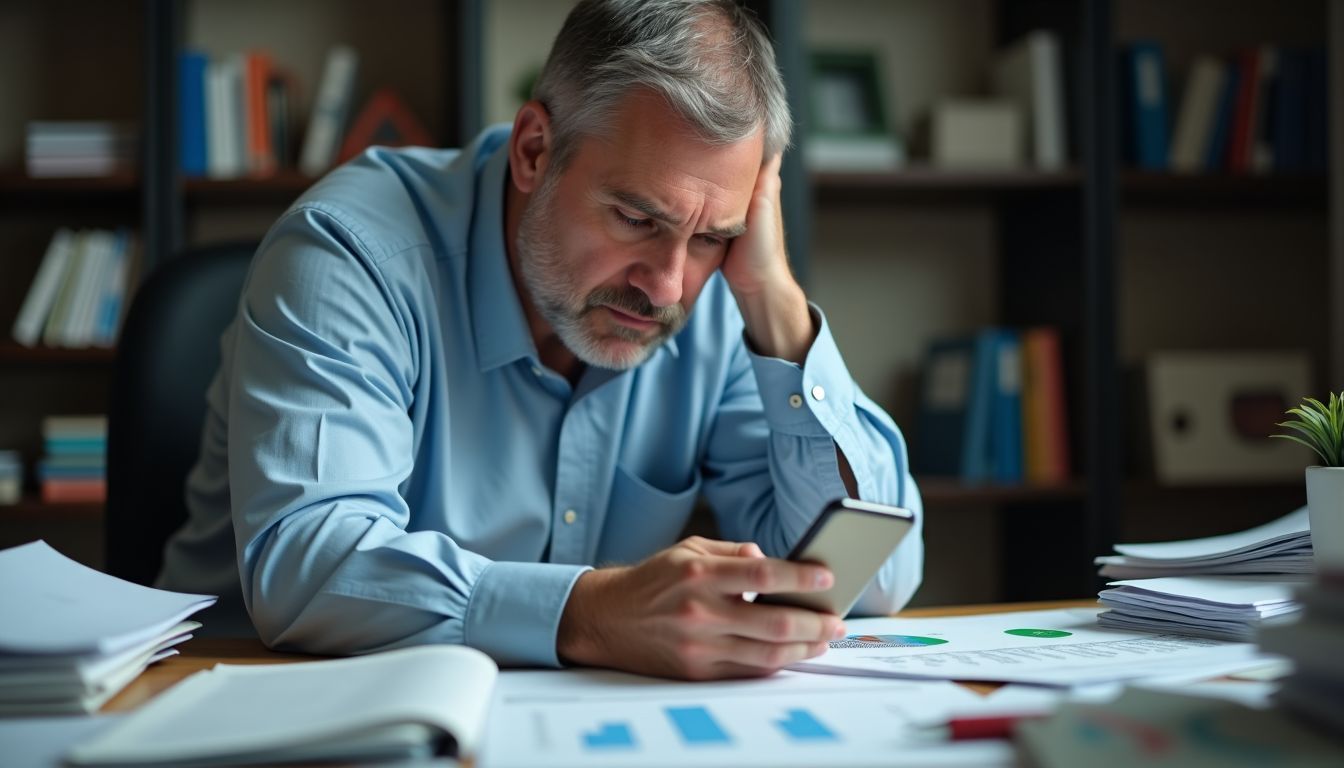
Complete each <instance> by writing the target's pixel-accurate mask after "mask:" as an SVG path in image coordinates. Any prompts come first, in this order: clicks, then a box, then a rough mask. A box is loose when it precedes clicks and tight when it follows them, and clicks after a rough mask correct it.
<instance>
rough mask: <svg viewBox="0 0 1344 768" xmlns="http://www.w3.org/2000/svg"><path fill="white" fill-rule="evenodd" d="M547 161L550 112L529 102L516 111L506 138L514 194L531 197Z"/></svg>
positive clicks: (541, 177) (542, 176) (549, 143)
mask: <svg viewBox="0 0 1344 768" xmlns="http://www.w3.org/2000/svg"><path fill="white" fill-rule="evenodd" d="M550 159H551V113H550V112H548V111H547V110H546V107H545V105H543V104H542V103H541V102H540V101H537V100H536V99H532V100H531V101H529V102H527V103H526V104H524V105H523V106H521V107H519V108H518V114H517V115H515V116H514V118H513V135H511V136H510V137H509V173H510V174H511V175H512V176H513V185H514V186H515V187H517V188H518V191H520V192H522V193H523V194H531V193H532V191H533V190H535V189H536V188H537V187H538V186H539V185H540V184H541V180H542V179H543V178H544V177H545V175H546V166H547V164H548V163H549V162H550Z"/></svg>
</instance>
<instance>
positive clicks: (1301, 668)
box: [1259, 571, 1344, 737]
mask: <svg viewBox="0 0 1344 768" xmlns="http://www.w3.org/2000/svg"><path fill="white" fill-rule="evenodd" d="M1297 597H1298V599H1299V600H1300V601H1301V602H1302V604H1303V606H1304V607H1305V609H1306V610H1305V611H1304V612H1303V616H1302V620H1301V621H1299V622H1297V623H1295V624H1288V625H1285V626H1281V627H1271V628H1267V629H1265V630H1263V631H1262V632H1261V633H1260V636H1259V643H1260V647H1261V648H1263V649H1264V650H1266V651H1270V652H1273V653H1279V654H1283V655H1284V656H1287V657H1288V658H1289V659H1290V660H1291V661H1292V662H1293V666H1294V671H1293V674H1291V675H1289V676H1288V677H1287V678H1285V679H1284V680H1283V682H1282V685H1281V686H1280V688H1279V690H1278V691H1277V692H1276V693H1275V694H1274V697H1275V699H1276V700H1277V701H1278V702H1279V703H1280V704H1282V705H1283V706H1284V707H1285V708H1286V709H1287V710H1288V711H1289V712H1292V713H1294V714H1297V715H1300V716H1301V717H1303V718H1305V719H1307V720H1310V721H1312V722H1314V723H1316V724H1317V725H1319V726H1321V727H1323V728H1325V729H1327V730H1330V731H1333V732H1334V733H1335V734H1336V735H1337V736H1341V737H1344V706H1341V702H1344V655H1341V654H1340V650H1341V649H1344V572H1338V571H1336V572H1333V573H1329V572H1327V573H1321V574H1320V575H1319V576H1318V577H1317V579H1316V581H1315V582H1314V583H1313V584H1311V585H1310V586H1308V587H1304V588H1302V589H1300V590H1298V592H1297Z"/></svg>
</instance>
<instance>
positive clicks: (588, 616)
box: [555, 568, 619, 666]
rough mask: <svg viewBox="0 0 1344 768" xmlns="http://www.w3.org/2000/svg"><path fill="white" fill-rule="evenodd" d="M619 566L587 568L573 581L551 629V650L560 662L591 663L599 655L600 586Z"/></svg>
mask: <svg viewBox="0 0 1344 768" xmlns="http://www.w3.org/2000/svg"><path fill="white" fill-rule="evenodd" d="M616 570H619V569H615V568H605V569H601V570H595V571H588V572H586V573H584V574H582V575H580V576H579V578H578V579H577V580H575V582H574V588H573V589H571V590H570V592H569V599H568V600H566V601H565V608H564V611H562V612H561V614H560V625H559V627H557V629H556V632H555V654H556V656H557V657H559V659H560V663H562V664H574V665H582V666H591V665H593V664H594V663H595V662H596V660H597V659H600V658H601V655H602V647H603V644H602V624H601V618H600V616H599V615H598V614H600V612H601V608H600V606H601V602H602V601H601V599H600V597H599V595H600V593H601V588H602V586H603V585H604V584H605V583H606V582H607V580H608V579H610V578H611V576H613V575H614V574H613V571H616Z"/></svg>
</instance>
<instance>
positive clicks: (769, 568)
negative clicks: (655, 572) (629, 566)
mask: <svg viewBox="0 0 1344 768" xmlns="http://www.w3.org/2000/svg"><path fill="white" fill-rule="evenodd" d="M687 575H688V576H692V577H694V576H697V575H699V576H702V577H703V578H704V579H706V580H708V581H712V582H713V583H714V587H715V589H716V590H717V591H720V592H722V593H724V594H729V593H739V594H740V593H742V592H757V593H760V594H772V593H775V592H820V591H821V590H824V589H830V587H831V585H832V584H834V583H835V577H834V576H833V575H832V574H831V572H830V570H828V569H827V568H826V567H825V566H822V565H815V564H812V563H792V562H789V561H788V560H776V559H773V558H768V557H761V558H758V557H706V558H704V559H703V560H702V561H701V562H699V563H696V564H695V565H694V566H692V567H690V568H688V574H687Z"/></svg>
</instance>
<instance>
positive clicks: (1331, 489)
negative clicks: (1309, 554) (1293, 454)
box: [1274, 392, 1344, 571]
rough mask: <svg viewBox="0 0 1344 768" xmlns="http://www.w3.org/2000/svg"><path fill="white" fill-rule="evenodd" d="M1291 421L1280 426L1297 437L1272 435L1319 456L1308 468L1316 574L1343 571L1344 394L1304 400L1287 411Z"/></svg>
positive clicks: (1308, 500) (1308, 506)
mask: <svg viewBox="0 0 1344 768" xmlns="http://www.w3.org/2000/svg"><path fill="white" fill-rule="evenodd" d="M1288 415H1289V416H1293V417H1294V418H1292V419H1289V420H1288V421H1284V422H1280V423H1279V426H1280V427H1286V428H1288V429H1292V430H1294V431H1296V432H1297V433H1298V434H1296V435H1290V434H1289V435H1274V437H1282V438H1285V439H1288V440H1293V441H1295V442H1298V443H1301V444H1302V445H1305V446H1307V447H1308V448H1310V449H1311V450H1313V451H1315V452H1316V454H1317V455H1318V456H1320V457H1321V465H1320V466H1316V467H1307V509H1308V512H1307V514H1308V515H1309V517H1310V520H1311V546H1312V550H1313V552H1314V553H1315V559H1316V569H1317V570H1318V571H1327V570H1332V571H1344V393H1340V394H1339V395H1336V394H1335V393H1333V392H1332V393H1330V402H1329V404H1325V403H1322V402H1321V401H1319V400H1316V399H1315V398H1311V397H1308V398H1304V399H1303V400H1302V405H1301V406H1300V407H1298V408H1290V409H1288Z"/></svg>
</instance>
